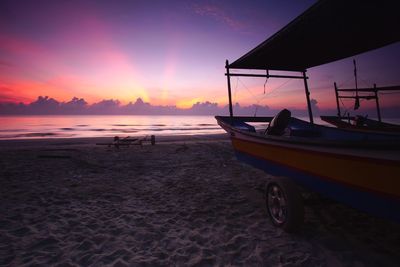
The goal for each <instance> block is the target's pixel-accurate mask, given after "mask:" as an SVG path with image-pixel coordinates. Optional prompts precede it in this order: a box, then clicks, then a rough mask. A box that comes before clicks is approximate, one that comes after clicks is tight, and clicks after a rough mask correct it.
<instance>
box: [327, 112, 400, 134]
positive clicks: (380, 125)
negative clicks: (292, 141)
mask: <svg viewBox="0 0 400 267" xmlns="http://www.w3.org/2000/svg"><path fill="white" fill-rule="evenodd" d="M321 120H323V121H325V122H327V123H330V124H332V125H334V126H336V127H338V128H344V129H353V130H357V131H374V132H387V133H395V134H399V133H400V125H398V124H393V123H387V122H382V121H378V120H372V119H368V118H366V117H363V116H359V115H358V116H352V117H350V116H349V117H338V116H321Z"/></svg>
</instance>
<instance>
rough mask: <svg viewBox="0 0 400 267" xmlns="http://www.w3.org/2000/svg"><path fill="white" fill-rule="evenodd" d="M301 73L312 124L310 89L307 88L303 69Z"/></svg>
mask: <svg viewBox="0 0 400 267" xmlns="http://www.w3.org/2000/svg"><path fill="white" fill-rule="evenodd" d="M302 73H303V79H304V89H305V91H306V98H307V108H308V116H309V117H310V123H311V124H314V118H313V114H312V110H311V101H310V91H309V90H308V84H307V76H306V71H305V70H304V71H303V72H302Z"/></svg>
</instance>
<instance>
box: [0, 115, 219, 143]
mask: <svg viewBox="0 0 400 267" xmlns="http://www.w3.org/2000/svg"><path fill="white" fill-rule="evenodd" d="M223 132H224V131H223V130H222V129H221V128H220V127H219V126H218V124H217V122H216V120H215V118H214V117H213V116H107V115H106V116H104V115H101V116H0V139H33V138H70V137H72V138H74V137H113V136H116V135H118V136H128V135H129V136H146V135H152V134H154V135H195V134H196V135H197V134H217V133H223Z"/></svg>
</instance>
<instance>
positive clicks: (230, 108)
mask: <svg viewBox="0 0 400 267" xmlns="http://www.w3.org/2000/svg"><path fill="white" fill-rule="evenodd" d="M225 68H226V79H227V82H228V96H229V115H230V117H231V119H232V117H233V111H232V95H231V76H230V75H229V61H228V60H226V61H225Z"/></svg>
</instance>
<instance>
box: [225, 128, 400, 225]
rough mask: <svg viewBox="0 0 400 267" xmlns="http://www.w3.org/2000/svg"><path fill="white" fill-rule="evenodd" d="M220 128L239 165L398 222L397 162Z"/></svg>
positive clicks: (399, 180) (399, 168)
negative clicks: (244, 164) (285, 178)
mask: <svg viewBox="0 0 400 267" xmlns="http://www.w3.org/2000/svg"><path fill="white" fill-rule="evenodd" d="M221 126H223V128H224V129H225V130H227V132H228V133H230V137H231V141H232V145H233V148H234V150H235V153H236V156H237V158H238V159H239V160H241V161H243V162H246V163H248V164H250V165H252V166H254V167H257V168H259V169H262V170H264V171H265V172H267V173H268V174H271V175H275V176H285V177H289V178H291V179H292V180H293V181H294V182H296V183H298V184H300V185H302V186H304V187H306V188H308V189H310V190H312V191H316V192H319V193H321V194H323V195H325V196H327V197H329V198H332V199H335V200H337V201H340V202H343V203H346V204H348V205H350V206H353V207H355V208H358V209H360V210H363V211H366V212H369V213H372V214H375V215H378V216H381V217H385V218H389V219H392V220H395V221H397V222H400V161H399V160H397V159H396V157H394V158H385V157H380V156H379V155H384V154H385V153H381V154H379V153H375V152H374V151H372V153H366V152H367V151H366V150H361V151H360V150H359V149H355V148H337V147H323V146H315V145H306V144H303V145H302V144H290V143H288V142H285V141H284V140H279V141H278V140H274V139H269V138H262V137H260V136H257V135H256V134H253V133H247V132H244V131H241V130H237V129H235V128H233V127H232V128H231V127H229V126H227V125H226V124H222V125H221ZM370 152H371V151H370ZM392 153H393V152H392ZM394 154H397V152H396V151H395V152H394ZM377 155H378V156H377Z"/></svg>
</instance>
